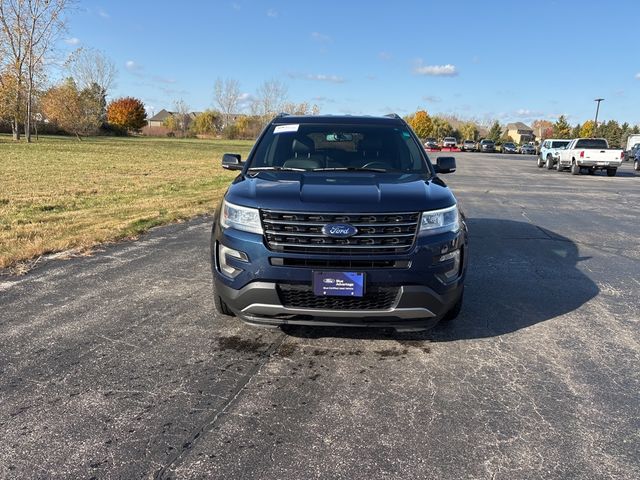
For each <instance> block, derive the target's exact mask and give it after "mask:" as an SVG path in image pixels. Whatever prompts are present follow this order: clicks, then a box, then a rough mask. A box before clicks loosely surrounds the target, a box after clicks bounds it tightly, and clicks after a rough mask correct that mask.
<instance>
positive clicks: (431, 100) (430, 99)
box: [422, 95, 442, 103]
mask: <svg viewBox="0 0 640 480" xmlns="http://www.w3.org/2000/svg"><path fill="white" fill-rule="evenodd" d="M422 99H423V100H424V101H425V102H429V103H438V102H441V101H442V99H441V98H440V97H435V96H433V95H425V96H424V97H422Z"/></svg>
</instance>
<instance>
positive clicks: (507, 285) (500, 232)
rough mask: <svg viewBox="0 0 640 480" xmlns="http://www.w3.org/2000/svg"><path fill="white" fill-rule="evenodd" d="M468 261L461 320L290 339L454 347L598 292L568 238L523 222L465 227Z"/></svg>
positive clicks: (485, 221) (311, 330)
mask: <svg viewBox="0 0 640 480" xmlns="http://www.w3.org/2000/svg"><path fill="white" fill-rule="evenodd" d="M468 224H469V233H470V255H471V257H470V260H469V267H468V270H467V280H466V284H465V302H464V305H463V308H462V312H461V313H460V315H459V316H458V318H457V319H455V320H453V321H451V322H441V323H440V324H439V325H437V326H436V327H435V328H434V329H433V330H431V331H428V332H420V333H411V334H409V333H400V334H399V333H395V332H393V331H392V330H379V329H372V328H346V327H345V328H329V327H294V326H288V327H286V328H285V329H284V331H285V333H287V334H288V335H291V336H294V337H302V338H321V337H344V338H354V339H355V338H357V339H372V340H375V339H380V340H388V339H398V340H424V341H453V340H461V339H472V338H486V337H494V336H499V335H504V334H506V333H510V332H515V331H517V330H521V329H523V328H527V327H530V326H532V325H535V324H537V323H540V322H544V321H547V320H550V319H554V318H558V317H560V316H562V315H563V314H566V313H569V312H572V311H573V310H576V309H577V308H579V307H580V306H582V305H583V304H584V303H586V302H587V301H589V300H590V299H592V298H593V297H595V296H596V295H597V294H598V292H599V289H598V287H597V286H596V284H595V283H594V282H593V281H592V280H591V279H590V278H589V277H587V276H586V275H585V274H584V273H583V272H582V271H581V270H580V269H579V268H578V267H579V264H580V262H581V261H583V260H586V258H581V257H580V256H579V251H578V247H577V245H576V244H575V243H573V242H572V241H571V240H569V239H568V238H566V237H563V236H561V235H558V234H556V233H554V232H552V231H549V230H546V229H543V228H540V227H538V226H536V225H533V224H531V223H526V222H516V221H511V220H498V219H491V218H475V219H469V220H468Z"/></svg>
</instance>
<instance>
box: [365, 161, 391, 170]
mask: <svg viewBox="0 0 640 480" xmlns="http://www.w3.org/2000/svg"><path fill="white" fill-rule="evenodd" d="M361 168H383V169H385V170H388V169H389V165H388V164H387V163H385V162H379V161H374V162H369V163H365V164H364V165H363V166H362V167H361Z"/></svg>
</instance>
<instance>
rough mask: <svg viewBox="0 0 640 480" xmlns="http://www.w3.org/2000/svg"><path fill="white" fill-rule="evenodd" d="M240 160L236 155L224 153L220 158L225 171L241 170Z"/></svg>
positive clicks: (242, 165) (242, 164)
mask: <svg viewBox="0 0 640 480" xmlns="http://www.w3.org/2000/svg"><path fill="white" fill-rule="evenodd" d="M240 159H241V157H240V155H239V154H237V153H225V154H224V155H223V156H222V168H224V169H226V170H242V169H243V167H244V163H242V161H241V160H240Z"/></svg>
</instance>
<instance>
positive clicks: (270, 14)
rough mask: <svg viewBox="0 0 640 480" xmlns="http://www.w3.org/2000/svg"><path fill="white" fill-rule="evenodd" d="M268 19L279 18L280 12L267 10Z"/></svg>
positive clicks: (271, 9)
mask: <svg viewBox="0 0 640 480" xmlns="http://www.w3.org/2000/svg"><path fill="white" fill-rule="evenodd" d="M267 17H271V18H278V11H277V10H274V9H273V8H270V9H269V10H267Z"/></svg>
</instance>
